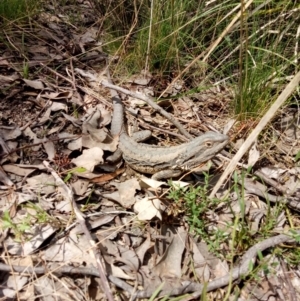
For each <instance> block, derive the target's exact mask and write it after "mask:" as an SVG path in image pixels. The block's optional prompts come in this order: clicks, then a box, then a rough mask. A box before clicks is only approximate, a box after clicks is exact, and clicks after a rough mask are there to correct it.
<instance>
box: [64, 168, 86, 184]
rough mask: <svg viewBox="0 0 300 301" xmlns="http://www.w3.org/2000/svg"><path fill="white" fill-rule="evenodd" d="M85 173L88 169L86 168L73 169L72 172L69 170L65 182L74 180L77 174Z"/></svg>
mask: <svg viewBox="0 0 300 301" xmlns="http://www.w3.org/2000/svg"><path fill="white" fill-rule="evenodd" d="M85 171H86V168H84V167H75V168H72V169H71V170H68V171H67V175H66V176H65V178H64V182H65V183H67V182H68V181H69V180H70V179H71V178H72V176H73V174H74V173H75V172H76V173H83V172H85Z"/></svg>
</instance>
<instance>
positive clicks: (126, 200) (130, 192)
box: [104, 178, 141, 208]
mask: <svg viewBox="0 0 300 301" xmlns="http://www.w3.org/2000/svg"><path fill="white" fill-rule="evenodd" d="M112 185H114V186H116V188H117V189H118V190H117V191H115V192H113V193H109V194H104V196H105V197H106V198H108V199H111V200H114V201H116V202H118V203H120V204H121V205H122V206H123V207H124V208H131V206H132V205H133V204H134V203H135V202H136V200H135V197H134V195H135V192H136V190H140V189H141V188H140V184H139V182H138V180H137V179H135V178H133V179H130V180H127V181H125V182H123V183H112Z"/></svg>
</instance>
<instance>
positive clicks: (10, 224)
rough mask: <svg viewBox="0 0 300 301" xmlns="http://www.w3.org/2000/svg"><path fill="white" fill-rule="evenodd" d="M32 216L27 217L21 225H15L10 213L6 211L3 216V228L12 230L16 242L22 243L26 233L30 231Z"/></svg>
mask: <svg viewBox="0 0 300 301" xmlns="http://www.w3.org/2000/svg"><path fill="white" fill-rule="evenodd" d="M30 218H31V217H30V216H29V215H27V216H26V217H25V218H24V219H23V220H22V221H21V222H20V223H15V222H14V221H13V220H12V219H11V217H10V214H9V211H4V212H3V215H2V228H3V229H11V230H12V232H13V233H14V235H15V237H16V240H18V241H20V240H21V237H22V236H23V234H24V232H25V231H27V230H29V229H30Z"/></svg>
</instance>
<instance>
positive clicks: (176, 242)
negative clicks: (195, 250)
mask: <svg viewBox="0 0 300 301" xmlns="http://www.w3.org/2000/svg"><path fill="white" fill-rule="evenodd" d="M186 238H187V232H186V230H185V229H184V228H183V227H180V228H178V233H177V234H176V235H174V237H173V240H172V242H171V243H170V245H169V246H168V248H167V250H166V252H165V253H164V255H163V256H162V258H161V259H160V261H159V263H158V264H157V265H156V266H155V267H154V268H153V272H154V273H155V274H156V275H157V276H159V277H162V278H163V277H167V278H180V277H181V260H182V253H183V251H184V249H185V240H186Z"/></svg>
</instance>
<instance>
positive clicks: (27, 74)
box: [23, 62, 29, 79]
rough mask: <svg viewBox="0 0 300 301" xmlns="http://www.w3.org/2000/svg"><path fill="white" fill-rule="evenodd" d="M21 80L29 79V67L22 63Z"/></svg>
mask: <svg viewBox="0 0 300 301" xmlns="http://www.w3.org/2000/svg"><path fill="white" fill-rule="evenodd" d="M23 78H25V79H28V78H29V65H28V63H27V62H24V63H23Z"/></svg>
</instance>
